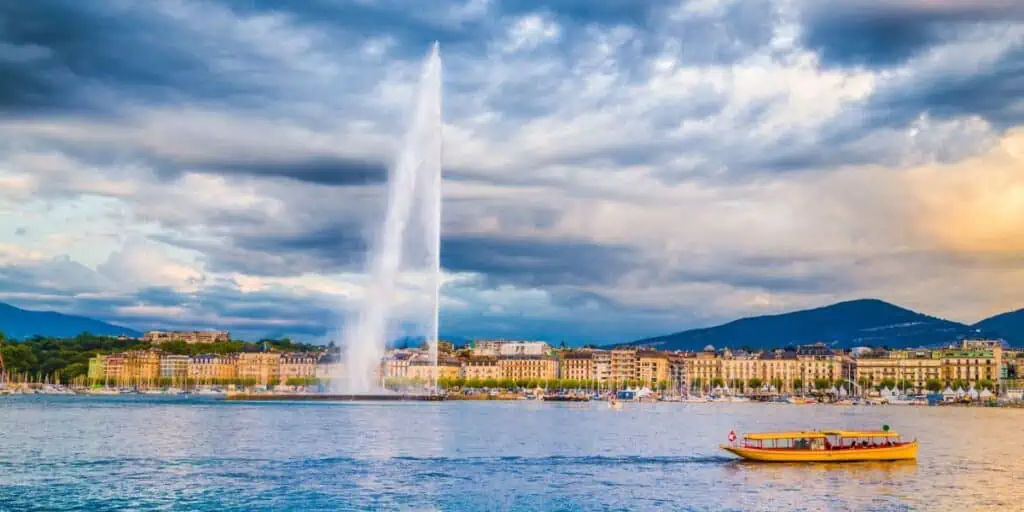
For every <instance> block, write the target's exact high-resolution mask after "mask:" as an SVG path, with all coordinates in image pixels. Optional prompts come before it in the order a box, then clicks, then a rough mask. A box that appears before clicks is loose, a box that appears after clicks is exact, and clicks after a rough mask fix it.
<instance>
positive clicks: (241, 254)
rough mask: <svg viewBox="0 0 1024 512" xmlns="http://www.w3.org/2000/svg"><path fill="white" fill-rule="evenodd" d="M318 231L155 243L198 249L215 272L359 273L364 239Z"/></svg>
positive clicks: (353, 231)
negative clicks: (355, 271)
mask: <svg viewBox="0 0 1024 512" xmlns="http://www.w3.org/2000/svg"><path fill="white" fill-rule="evenodd" d="M327 226H328V227H318V228H315V229H313V230H311V231H297V232H295V233H286V234H272V233H232V232H231V231H230V230H224V231H226V235H225V237H224V238H222V239H219V240H216V241H209V240H193V239H189V238H186V237H181V236H168V235H155V236H154V237H153V239H154V240H158V241H160V242H163V243H166V244H170V245H174V246H177V247H181V248H184V249H191V250H194V251H199V252H200V253H202V254H203V259H204V261H205V262H206V264H207V268H208V269H209V270H210V271H213V272H241V273H244V274H248V275H253V276H274V277H284V276H293V275H300V274H304V273H309V272H315V273H325V274H326V273H334V272H342V271H351V270H358V269H359V268H361V265H362V263H363V262H364V258H365V253H366V238H365V237H364V236H363V235H362V233H361V232H360V230H359V228H356V227H336V226H331V225H330V223H327Z"/></svg>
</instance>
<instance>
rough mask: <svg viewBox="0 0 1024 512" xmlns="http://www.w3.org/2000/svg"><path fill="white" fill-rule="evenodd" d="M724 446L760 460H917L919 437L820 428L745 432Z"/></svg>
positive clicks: (731, 438) (752, 458)
mask: <svg viewBox="0 0 1024 512" xmlns="http://www.w3.org/2000/svg"><path fill="white" fill-rule="evenodd" d="M734 438H735V434H733V433H730V440H731V441H732V442H731V443H730V444H723V445H721V448H722V449H723V450H726V451H729V452H731V453H734V454H736V455H739V456H740V457H743V458H744V459H748V460H756V461H761V462H856V461H890V460H916V459H917V439H914V440H913V441H902V440H901V439H900V435H899V434H897V433H896V432H890V431H889V430H888V429H886V430H880V431H848V430H821V431H813V432H770V433H758V434H746V435H745V436H743V441H742V442H736V441H735V440H734Z"/></svg>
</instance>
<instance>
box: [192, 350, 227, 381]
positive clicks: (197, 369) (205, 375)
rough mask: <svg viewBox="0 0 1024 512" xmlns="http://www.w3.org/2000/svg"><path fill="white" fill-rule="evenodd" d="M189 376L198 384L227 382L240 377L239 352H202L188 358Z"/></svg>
mask: <svg viewBox="0 0 1024 512" xmlns="http://www.w3.org/2000/svg"><path fill="white" fill-rule="evenodd" d="M187 371H188V378H189V379H190V380H192V381H194V382H196V383H197V384H217V383H227V382H230V381H232V380H235V379H237V378H238V354H225V355H219V354H200V355H196V356H192V357H190V358H188V370H187Z"/></svg>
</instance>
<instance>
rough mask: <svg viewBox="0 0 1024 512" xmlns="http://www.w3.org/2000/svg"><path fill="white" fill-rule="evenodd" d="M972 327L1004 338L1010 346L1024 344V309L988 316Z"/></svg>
mask: <svg viewBox="0 0 1024 512" xmlns="http://www.w3.org/2000/svg"><path fill="white" fill-rule="evenodd" d="M971 327H973V328H975V329H979V330H981V331H983V332H986V333H990V334H991V335H993V336H996V337H999V338H1002V339H1004V340H1006V341H1007V343H1009V344H1010V346H1013V347H1020V346H1024V309H1018V310H1017V311H1011V312H1009V313H1003V314H1001V315H996V316H994V317H992V318H986V319H984V320H982V321H980V322H978V323H976V324H974V325H972V326H971Z"/></svg>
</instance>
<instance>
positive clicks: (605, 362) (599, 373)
mask: <svg viewBox="0 0 1024 512" xmlns="http://www.w3.org/2000/svg"><path fill="white" fill-rule="evenodd" d="M590 353H591V354H592V358H591V362H592V363H593V370H592V372H593V374H594V380H596V381H597V382H598V383H600V384H601V385H607V384H608V383H609V382H611V380H612V353H611V351H609V350H591V351H590Z"/></svg>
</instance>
